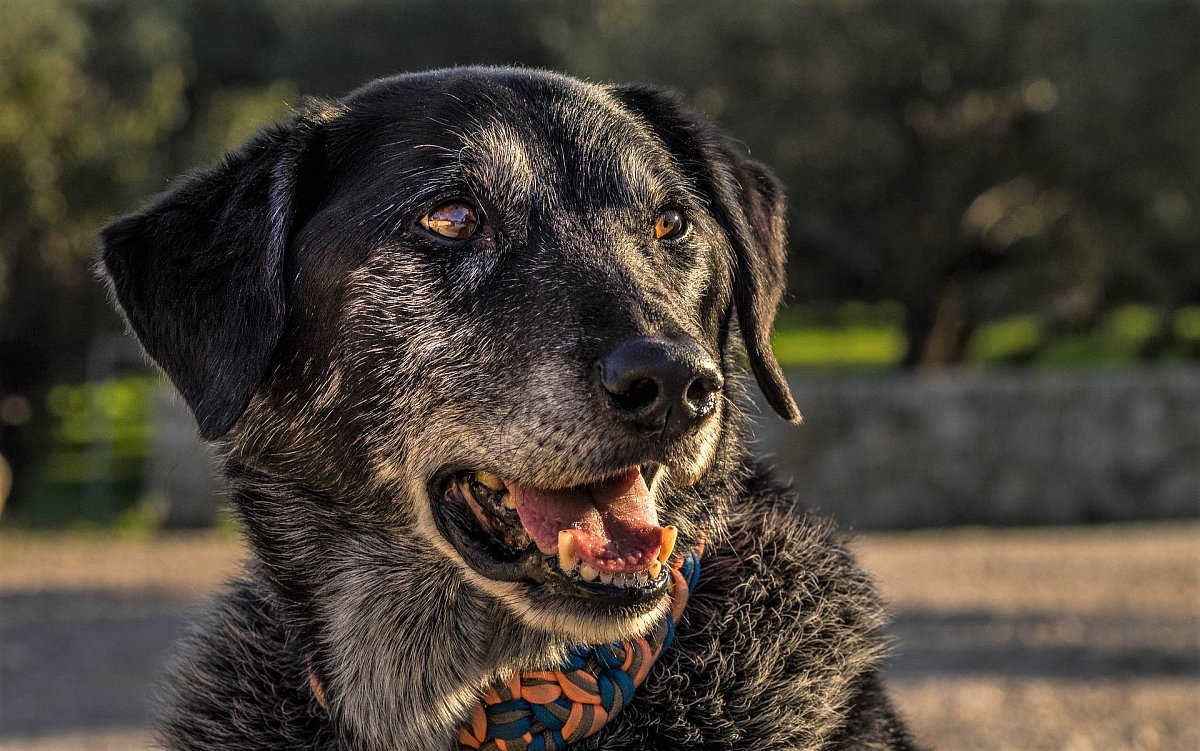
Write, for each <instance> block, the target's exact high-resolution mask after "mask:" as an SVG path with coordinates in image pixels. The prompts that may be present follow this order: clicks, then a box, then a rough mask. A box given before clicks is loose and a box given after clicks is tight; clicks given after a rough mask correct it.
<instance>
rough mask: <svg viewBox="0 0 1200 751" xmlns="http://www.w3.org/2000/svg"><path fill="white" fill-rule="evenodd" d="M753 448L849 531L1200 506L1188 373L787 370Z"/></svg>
mask: <svg viewBox="0 0 1200 751" xmlns="http://www.w3.org/2000/svg"><path fill="white" fill-rule="evenodd" d="M791 384H792V388H793V391H794V393H795V395H796V401H797V402H798V403H799V404H800V409H801V411H802V412H803V413H804V416H805V424H804V425H802V426H799V427H792V426H788V425H786V424H784V423H783V422H782V421H780V420H778V419H775V418H774V416H773V415H772V414H771V413H769V411H766V410H765V409H764V410H763V412H762V415H761V416H760V417H758V418H757V419H756V421H755V424H756V428H755V429H756V432H757V436H758V440H759V451H760V453H762V454H764V455H767V456H768V457H769V459H770V460H771V461H772V463H774V464H775V465H776V466H777V467H778V468H779V470H780V472H781V474H783V475H784V476H790V477H791V478H792V479H793V481H794V483H795V486H796V488H797V490H798V491H799V492H800V494H801V496H802V497H803V498H804V500H805V502H806V503H807V504H808V505H809V506H810V507H813V508H816V509H819V510H822V511H824V512H825V513H828V514H831V515H833V516H834V517H836V518H837V519H839V520H840V521H841V522H842V523H843V524H846V525H848V526H851V527H854V528H857V529H883V528H896V527H920V526H940V525H947V524H1065V523H1079V522H1092V521H1128V520H1144V519H1167V518H1180V517H1195V516H1197V515H1198V514H1200V369H1197V368H1182V367H1181V368H1175V369H1134V370H1121V371H1116V372H1111V373H1098V374H1086V375H1085V374H1037V373H1030V372H1024V371H1017V372H1010V373H977V372H952V373H946V374H938V375H928V376H901V375H897V376H885V377H875V378H854V379H850V378H848V379H843V380H831V379H817V378H812V377H801V376H799V375H793V377H792V378H791Z"/></svg>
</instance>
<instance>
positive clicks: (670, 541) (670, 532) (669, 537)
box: [658, 526, 679, 563]
mask: <svg viewBox="0 0 1200 751" xmlns="http://www.w3.org/2000/svg"><path fill="white" fill-rule="evenodd" d="M678 536H679V530H677V529H675V528H674V527H671V526H667V527H663V536H662V547H660V548H659V549H658V562H659V563H666V562H667V561H668V560H670V558H671V551H673V550H675V538H676V537H678Z"/></svg>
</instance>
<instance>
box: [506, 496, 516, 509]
mask: <svg viewBox="0 0 1200 751" xmlns="http://www.w3.org/2000/svg"><path fill="white" fill-rule="evenodd" d="M504 508H507V509H512V510H513V511H516V510H517V502H516V501H514V500H513V497H512V493H505V494H504Z"/></svg>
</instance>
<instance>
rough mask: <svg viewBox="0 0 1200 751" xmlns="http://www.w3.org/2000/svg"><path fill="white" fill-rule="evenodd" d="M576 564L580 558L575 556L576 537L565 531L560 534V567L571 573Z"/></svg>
mask: <svg viewBox="0 0 1200 751" xmlns="http://www.w3.org/2000/svg"><path fill="white" fill-rule="evenodd" d="M576 563H579V557H578V556H577V555H575V536H574V535H572V534H571V533H570V532H568V531H567V530H565V529H564V530H562V531H560V532H559V533H558V565H559V566H560V567H561V568H562V570H563V571H570V570H571V569H573V568H575V564H576Z"/></svg>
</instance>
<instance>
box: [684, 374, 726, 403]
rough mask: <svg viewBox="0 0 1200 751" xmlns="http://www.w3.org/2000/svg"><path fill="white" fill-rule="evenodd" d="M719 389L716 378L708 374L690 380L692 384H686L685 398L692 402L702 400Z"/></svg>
mask: <svg viewBox="0 0 1200 751" xmlns="http://www.w3.org/2000/svg"><path fill="white" fill-rule="evenodd" d="M720 390H721V387H720V385H718V383H717V379H715V378H711V377H709V376H704V377H701V378H697V379H696V380H694V381H692V385H690V386H688V390H687V395H686V398H687V400H688V401H689V402H691V403H692V404H695V403H697V402H702V401H704V400H705V399H707V398H708V397H710V396H712V395H713V394H715V393H717V392H718V391H720Z"/></svg>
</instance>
